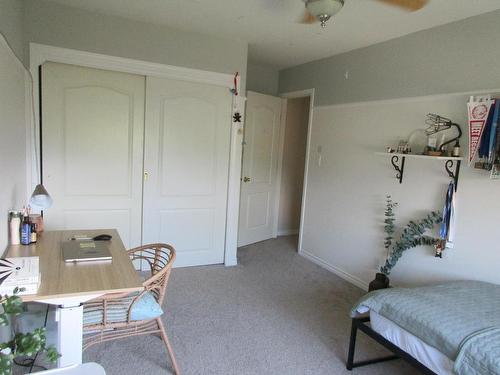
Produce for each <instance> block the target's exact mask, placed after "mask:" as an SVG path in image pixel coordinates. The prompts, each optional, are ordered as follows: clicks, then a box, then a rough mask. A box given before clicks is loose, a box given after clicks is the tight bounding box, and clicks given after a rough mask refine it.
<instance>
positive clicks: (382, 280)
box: [368, 272, 390, 292]
mask: <svg viewBox="0 0 500 375" xmlns="http://www.w3.org/2000/svg"><path fill="white" fill-rule="evenodd" d="M389 282H390V280H389V278H388V277H387V275H385V274H383V273H380V272H377V273H376V274H375V279H374V280H373V281H372V282H371V283H370V285H369V286H368V291H369V292H371V291H373V290H378V289H385V288H389Z"/></svg>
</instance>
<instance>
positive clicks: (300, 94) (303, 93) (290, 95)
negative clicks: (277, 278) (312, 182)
mask: <svg viewBox="0 0 500 375" xmlns="http://www.w3.org/2000/svg"><path fill="white" fill-rule="evenodd" d="M280 97H282V98H283V99H284V103H285V104H284V105H283V106H282V108H284V115H283V116H282V121H283V123H282V124H283V126H282V129H281V131H282V133H283V134H282V136H281V139H280V142H281V144H280V153H279V160H280V162H279V167H278V173H279V180H278V186H277V192H278V195H277V197H278V199H277V201H278V204H277V205H278V207H279V201H280V199H281V194H280V191H281V170H282V164H283V148H284V145H285V131H286V107H287V106H286V101H287V100H288V99H295V98H305V97H309V121H308V124H307V140H306V158H305V159H306V160H305V165H304V182H303V187H302V202H301V205H300V224H299V243H298V245H297V251H298V252H299V253H301V252H302V239H303V230H304V213H305V206H306V194H307V182H308V181H307V179H308V172H309V171H308V169H309V159H310V153H311V152H310V151H311V131H312V122H313V109H314V88H312V89H307V90H300V91H291V92H285V93H282V94H280ZM282 113H283V112H282ZM283 118H284V119H283ZM275 231H276V232H275V233H278V220H276V223H275Z"/></svg>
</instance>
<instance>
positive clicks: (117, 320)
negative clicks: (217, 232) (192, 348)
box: [83, 243, 180, 375]
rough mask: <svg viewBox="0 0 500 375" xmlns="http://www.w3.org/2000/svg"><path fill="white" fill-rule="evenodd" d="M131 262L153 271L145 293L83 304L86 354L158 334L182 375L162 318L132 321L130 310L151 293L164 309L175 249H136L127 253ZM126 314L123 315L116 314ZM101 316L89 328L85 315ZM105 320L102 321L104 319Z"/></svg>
mask: <svg viewBox="0 0 500 375" xmlns="http://www.w3.org/2000/svg"><path fill="white" fill-rule="evenodd" d="M128 254H129V255H130V258H131V259H132V260H137V259H140V260H142V261H146V262H147V263H148V264H149V266H150V270H151V274H150V276H149V277H148V278H147V279H146V281H144V282H143V284H142V285H143V286H144V290H143V291H142V292H141V293H140V294H137V293H132V294H130V293H121V294H107V295H104V296H102V297H99V298H96V299H94V300H91V301H89V302H86V303H84V304H83V316H84V325H83V334H84V336H83V350H85V349H87V348H88V347H90V346H92V345H95V344H98V343H101V342H104V341H110V340H115V339H120V338H125V337H130V336H138V335H145V334H159V335H160V337H161V339H162V341H163V342H164V344H165V346H166V348H167V351H168V354H169V355H170V359H171V360H172V365H173V368H174V371H175V373H176V374H177V375H179V374H180V372H179V368H178V367H177V362H176V360H175V356H174V352H173V351H172V346H171V345H170V342H169V340H168V337H167V333H166V331H165V327H164V325H163V322H162V320H161V317H158V318H156V319H151V320H131V314H130V311H131V308H132V306H133V305H134V303H135V302H136V301H138V300H139V299H140V298H141V297H142V296H143V295H144V294H145V293H147V292H149V293H151V294H152V295H153V296H154V298H155V299H156V301H157V302H158V304H159V305H160V306H161V305H162V303H163V300H164V298H165V291H166V289H167V283H168V278H169V276H170V271H171V269H172V264H173V262H174V260H175V249H174V248H173V247H172V246H170V245H167V244H162V243H156V244H150V245H145V246H140V247H136V248H134V249H131V250H129V251H128ZM116 311H123V314H121V315H120V314H118V316H117V314H116ZM89 312H92V313H93V314H94V315H95V314H96V312H97V314H99V322H98V323H97V324H96V323H95V322H92V323H89V324H86V323H85V316H86V313H89ZM101 317H102V319H101Z"/></svg>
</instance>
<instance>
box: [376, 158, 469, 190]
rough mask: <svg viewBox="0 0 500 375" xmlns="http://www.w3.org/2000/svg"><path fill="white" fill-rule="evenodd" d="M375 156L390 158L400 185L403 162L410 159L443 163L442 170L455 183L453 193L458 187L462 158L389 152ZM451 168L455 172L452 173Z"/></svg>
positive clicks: (403, 167) (403, 168)
mask: <svg viewBox="0 0 500 375" xmlns="http://www.w3.org/2000/svg"><path fill="white" fill-rule="evenodd" d="M375 154H376V155H380V156H386V157H388V156H389V157H390V158H391V164H392V166H393V167H394V169H395V170H396V178H397V179H398V180H399V183H400V184H401V183H402V182H403V174H404V170H405V160H406V158H410V159H425V160H441V161H445V163H444V169H445V170H446V173H447V174H448V176H449V177H450V178H452V179H453V180H454V181H455V191H457V186H458V176H459V174H460V165H461V164H462V161H463V160H464V158H463V157H456V156H429V155H416V154H401V153H396V152H394V153H390V152H376V153H375ZM453 167H455V170H454V171H453V170H452V169H453Z"/></svg>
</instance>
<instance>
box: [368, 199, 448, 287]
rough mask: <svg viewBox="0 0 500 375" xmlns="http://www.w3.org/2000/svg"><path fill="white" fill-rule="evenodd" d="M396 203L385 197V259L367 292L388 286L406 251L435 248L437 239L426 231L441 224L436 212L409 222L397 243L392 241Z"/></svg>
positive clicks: (394, 230)
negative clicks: (391, 274) (419, 247)
mask: <svg viewBox="0 0 500 375" xmlns="http://www.w3.org/2000/svg"><path fill="white" fill-rule="evenodd" d="M397 205H398V203H396V202H394V201H393V200H392V198H391V196H390V195H388V196H387V197H386V208H385V212H384V216H385V220H384V224H385V225H384V232H385V234H386V237H385V240H384V247H385V249H386V250H387V257H386V260H385V262H384V264H383V265H382V266H380V270H379V273H380V274H382V275H385V277H383V276H379V275H378V274H377V275H376V277H375V280H373V281H372V282H371V283H370V285H369V288H370V289H369V291H372V290H375V289H376V288H380V287H388V286H389V278H388V276H389V275H390V273H391V271H392V269H393V268H394V266H395V265H396V263H397V262H398V260H399V259H400V258H401V257H402V256H403V254H404V252H405V251H406V250H409V249H412V248H414V247H417V246H421V245H425V246H435V245H436V244H437V242H438V241H439V239H437V238H434V237H430V236H427V235H426V234H425V232H426V231H428V230H430V229H432V228H434V226H435V225H436V224H439V223H441V222H442V216H441V214H440V213H438V212H436V211H432V212H431V213H429V214H428V215H427V216H426V217H424V218H423V219H420V220H417V221H413V220H410V221H409V222H408V224H406V226H405V227H404V228H403V230H402V232H401V235H400V236H399V238H398V240H397V241H394V233H395V232H396V226H395V225H394V222H395V214H394V209H395V208H396V207H397Z"/></svg>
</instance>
